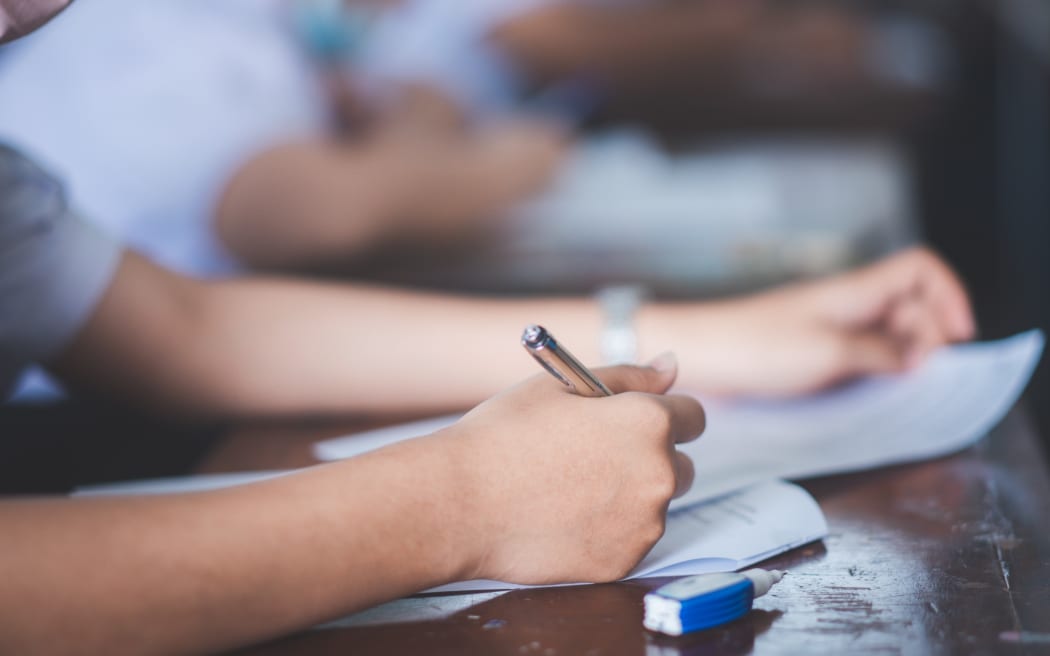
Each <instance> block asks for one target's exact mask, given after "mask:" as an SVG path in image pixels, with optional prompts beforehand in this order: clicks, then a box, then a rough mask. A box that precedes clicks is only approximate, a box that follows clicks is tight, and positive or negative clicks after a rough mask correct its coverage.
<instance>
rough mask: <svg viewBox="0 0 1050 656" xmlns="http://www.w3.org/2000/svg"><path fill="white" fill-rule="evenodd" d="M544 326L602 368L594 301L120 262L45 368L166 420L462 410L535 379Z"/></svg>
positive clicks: (135, 259) (134, 258)
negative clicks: (530, 350)
mask: <svg viewBox="0 0 1050 656" xmlns="http://www.w3.org/2000/svg"><path fill="white" fill-rule="evenodd" d="M536 321H546V322H548V323H549V324H550V326H551V328H552V329H557V330H558V331H559V334H561V335H563V336H564V338H565V339H566V340H569V341H568V343H572V344H574V348H576V349H578V350H580V351H581V353H580V356H581V357H584V358H586V360H587V361H588V362H596V361H597V360H598V359H599V358H598V357H597V353H596V351H597V341H598V340H597V335H598V333H599V326H600V315H599V311H598V308H597V307H596V306H595V305H594V304H593V303H591V302H590V301H589V300H581V299H577V300H554V299H537V300H532V301H502V300H495V299H473V298H468V297H457V296H448V295H439V294H425V293H418V292H410V291H400V290H394V289H385V288H377V287H368V286H364V285H344V284H323V283H317V282H305V281H297V280H293V279H284V278H267V277H251V278H240V279H233V280H228V281H210V282H204V281H199V280H195V279H191V278H186V277H183V276H180V275H178V274H175V273H172V272H170V271H167V270H165V269H162V268H160V267H158V266H156V265H154V264H152V263H150V262H149V261H147V260H145V259H144V258H142V257H140V256H138V255H135V254H133V253H127V254H126V255H125V257H124V261H123V262H122V264H121V267H120V270H119V271H118V273H117V275H116V279H115V282H114V283H113V285H112V286H111V288H110V289H109V291H108V292H107V293H106V295H105V296H104V297H103V300H102V302H101V304H100V306H99V307H98V309H97V310H96V311H95V313H94V316H93V317H92V319H91V320H90V322H89V323H88V325H87V326H86V327H85V328H84V330H83V331H82V332H81V334H80V335H79V336H78V338H77V339H76V341H75V342H74V343H73V345H72V346H71V347H70V348H69V349H68V350H67V351H66V353H65V354H64V355H63V356H62V357H60V358H59V360H58V361H57V362H55V363H54V365H53V366H52V368H53V369H54V370H55V371H57V372H58V373H59V375H60V376H62V377H63V378H65V379H66V380H68V381H70V382H72V383H73V384H75V385H77V386H80V387H85V388H87V387H90V388H92V389H95V390H102V391H104V392H108V393H109V394H111V395H113V396H117V397H121V398H127V399H131V400H133V401H136V402H139V403H143V404H145V405H147V406H150V407H153V408H155V409H161V410H171V411H176V412H189V413H194V414H198V415H199V414H205V415H215V414H219V415H231V414H232V415H281V414H289V413H297V414H302V413H342V414H346V413H353V412H384V411H397V412H404V411H408V410H416V411H441V410H449V409H461V408H466V407H469V406H471V405H474V404H475V403H478V402H479V401H481V400H482V399H484V398H486V397H487V396H491V395H492V394H494V393H495V392H497V391H498V390H500V389H502V388H504V387H506V386H507V385H508V384H510V383H511V382H513V381H515V380H520V379H521V378H523V377H525V376H527V375H530V374H532V373H535V366H536V365H535V363H532V362H531V360H530V359H529V358H528V357H527V356H526V355H525V354H524V353H523V352H521V350H520V348H519V347H518V346H517V344H516V341H517V338H518V336H519V335H520V333H521V330H522V328H523V327H524V326H525V325H526V324H528V323H533V322H536Z"/></svg>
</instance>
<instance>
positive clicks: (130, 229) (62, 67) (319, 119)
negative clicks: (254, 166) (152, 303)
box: [0, 0, 325, 275]
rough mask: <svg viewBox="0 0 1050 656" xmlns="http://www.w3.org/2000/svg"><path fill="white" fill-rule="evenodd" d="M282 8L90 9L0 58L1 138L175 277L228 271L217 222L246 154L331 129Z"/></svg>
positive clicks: (201, 3)
mask: <svg viewBox="0 0 1050 656" xmlns="http://www.w3.org/2000/svg"><path fill="white" fill-rule="evenodd" d="M286 18H287V17H286V16H285V11H284V3H283V2H282V0H148V1H142V0H90V1H87V2H75V3H73V4H72V5H71V6H70V8H69V9H67V10H66V11H65V12H63V13H62V14H60V15H59V16H58V17H56V18H55V19H54V20H53V21H52V22H51V23H50V24H48V25H47V26H46V27H44V28H43V29H41V30H39V31H37V32H36V33H34V34H32V35H30V36H28V37H25V38H24V39H22V40H20V41H19V42H17V43H14V44H12V45H9V46H5V47H4V49H3V50H2V51H0V98H3V102H0V139H7V140H9V141H12V142H15V143H18V144H19V145H20V146H21V147H23V148H24V149H25V150H26V151H27V152H30V153H31V154H32V155H33V156H34V157H35V158H36V159H38V160H39V161H41V162H42V163H43V164H44V165H45V166H46V167H47V168H48V169H50V170H53V171H55V172H56V173H57V174H58V175H59V176H60V177H61V178H63V179H64V180H66V181H67V183H68V186H69V190H70V195H71V196H72V197H73V198H75V199H76V204H77V207H78V209H79V210H81V211H82V212H83V213H84V215H85V216H87V217H90V219H91V220H92V221H94V222H97V223H99V224H100V225H102V226H103V227H104V228H106V229H107V230H108V231H109V232H111V233H113V234H114V235H116V236H118V237H119V238H120V239H121V240H122V241H123V242H125V243H126V244H128V245H130V246H132V247H135V248H136V249H138V250H140V251H142V252H144V253H146V254H147V255H150V256H151V257H153V258H154V259H155V260H157V261H159V262H161V263H163V264H166V265H168V266H171V267H173V268H175V269H178V270H181V271H184V272H190V273H197V274H206V275H207V274H217V273H223V272H226V271H229V270H231V269H232V268H233V264H232V260H231V258H229V257H228V256H227V255H226V254H225V253H224V252H223V250H222V248H221V247H220V246H219V244H218V243H217V241H216V239H215V238H214V236H213V234H214V233H213V231H212V229H211V219H212V216H213V212H214V208H215V205H216V203H217V201H218V197H219V194H220V193H221V191H222V189H223V187H224V185H225V183H226V182H227V181H228V179H229V178H230V176H231V175H232V173H233V172H234V171H235V170H236V169H237V168H238V167H239V166H240V164H242V163H243V162H244V161H245V160H246V159H247V158H248V157H250V156H251V155H253V154H255V153H258V152H259V151H260V150H262V149H265V148H267V147H271V146H274V145H276V144H278V143H280V142H282V141H285V140H290V139H295V138H301V137H305V136H315V135H317V134H318V133H320V132H322V131H323V130H324V128H325V101H324V98H323V95H322V93H321V90H320V89H319V87H318V86H317V84H316V79H315V77H314V76H313V75H312V71H311V68H310V65H309V62H308V61H307V60H306V58H305V56H304V55H303V53H302V51H301V48H300V47H299V43H298V42H297V41H296V38H295V36H294V33H293V31H292V30H291V29H289V28H288V25H287V24H286Z"/></svg>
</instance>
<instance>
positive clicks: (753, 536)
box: [428, 481, 828, 592]
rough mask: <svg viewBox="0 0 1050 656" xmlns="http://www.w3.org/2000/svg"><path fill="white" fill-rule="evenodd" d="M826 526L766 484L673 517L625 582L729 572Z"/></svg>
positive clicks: (777, 486) (815, 536)
mask: <svg viewBox="0 0 1050 656" xmlns="http://www.w3.org/2000/svg"><path fill="white" fill-rule="evenodd" d="M827 532H828V526H827V523H826V521H825V520H824V515H823V513H821V511H820V507H819V506H818V505H817V502H816V501H814V500H813V497H811V496H810V495H809V493H808V492H806V491H805V490H803V489H802V488H800V487H798V486H797V485H792V484H791V483H785V482H784V481H766V482H765V483H759V484H758V485H753V486H751V487H748V488H745V489H743V490H738V491H736V492H733V493H731V494H728V495H725V496H722V497H719V498H717V499H710V500H708V501H706V502H703V503H699V504H695V505H693V506H691V507H689V508H683V509H681V510H677V511H672V512H671V513H669V514H668V516H667V530H666V531H665V532H664V535H663V537H662V538H660V541H659V542H657V543H656V546H654V547H653V549H652V551H650V552H649V554H648V555H647V556H646V557H645V558H644V559H643V560H642V562H641V563H640V564H639V565H638V566H637V567H636V568H635V569H634V571H633V572H631V573H630V575H628V576H627V579H636V578H642V577H647V576H682V575H689V574H703V573H706V572H731V571H733V570H737V569H741V568H743V567H747V566H748V565H751V564H753V563H757V562H759V561H762V560H765V559H766V558H770V557H772V556H775V555H777V554H779V553H783V552H785V551H787V550H789V549H793V548H795V547H797V546H800V545H803V544H806V543H808V542H813V541H814V540H819V539H821V538H823V537H824V536H825V535H827ZM520 587H525V586H519V585H514V584H510V583H501V582H499V581H486V580H478V581H463V582H460V583H452V584H449V585H444V586H441V587H438V588H434V589H432V590H428V592H465V591H478V590H502V589H507V588H520Z"/></svg>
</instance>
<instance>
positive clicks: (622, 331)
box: [595, 285, 646, 365]
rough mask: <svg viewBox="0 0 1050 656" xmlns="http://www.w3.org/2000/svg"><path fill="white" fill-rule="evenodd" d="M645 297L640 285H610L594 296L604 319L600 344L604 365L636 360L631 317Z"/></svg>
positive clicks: (636, 350)
mask: <svg viewBox="0 0 1050 656" xmlns="http://www.w3.org/2000/svg"><path fill="white" fill-rule="evenodd" d="M645 296H646V294H645V288H644V287H642V286H640V285H613V286H609V287H603V288H602V289H600V290H598V293H597V294H596V295H595V297H596V298H597V299H598V305H599V306H601V309H602V315H603V316H604V323H603V325H602V334H601V343H600V346H601V354H602V362H603V363H604V364H607V365H613V364H633V363H634V362H636V361H637V359H638V332H637V330H636V329H635V327H634V315H635V313H636V312H637V311H638V306H640V305H641V304H642V301H643V300H645Z"/></svg>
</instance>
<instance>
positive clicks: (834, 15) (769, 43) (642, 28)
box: [491, 0, 866, 94]
mask: <svg viewBox="0 0 1050 656" xmlns="http://www.w3.org/2000/svg"><path fill="white" fill-rule="evenodd" d="M491 38H492V39H493V40H494V41H495V42H496V43H497V44H498V45H499V46H500V47H501V48H502V49H504V50H505V51H506V52H507V53H509V55H510V56H511V57H512V58H513V59H514V60H515V61H517V62H518V63H519V65H520V66H521V67H522V68H523V69H524V70H525V71H527V72H528V73H529V74H530V76H531V77H532V78H533V79H534V81H536V82H539V83H543V82H548V81H551V80H557V79H561V78H565V77H573V76H578V75H583V76H585V77H588V78H592V79H596V80H598V81H600V82H601V83H603V84H604V86H605V88H606V90H607V91H609V92H611V93H613V94H617V93H631V92H633V91H639V90H642V91H652V90H653V89H654V88H659V89H670V90H674V91H675V92H676V93H683V92H684V93H688V92H689V91H690V90H692V89H696V88H697V86H698V85H705V84H717V85H728V86H729V87H735V86H739V85H740V84H741V82H743V83H744V84H745V85H746V83H748V82H750V81H751V78H753V77H754V76H755V75H756V74H757V75H758V76H759V79H760V80H767V79H768V78H769V77H770V76H771V75H774V76H776V75H779V76H790V77H791V78H792V79H795V78H797V77H798V76H799V75H804V76H807V77H808V76H810V75H817V76H818V77H819V79H822V80H826V81H828V80H837V79H841V78H842V77H843V76H848V75H855V74H856V72H857V71H856V66H857V65H859V62H860V58H861V57H863V56H864V47H865V43H866V33H865V31H864V27H863V25H862V24H860V23H859V22H858V21H857V20H856V19H855V18H853V17H852V16H851V15H850V14H848V13H847V12H846V11H842V10H840V9H837V8H833V7H826V6H821V7H815V8H813V7H806V6H799V7H777V6H775V3H766V2H760V1H759V2H756V1H752V0H745V1H742V2H677V3H668V2H649V3H642V4H637V3H636V4H634V5H629V6H623V7H608V6H606V7H602V6H595V5H588V4H586V3H574V2H563V3H557V4H553V5H550V6H547V7H543V8H540V9H537V10H535V11H532V12H529V13H526V14H524V15H522V16H519V17H516V18H514V19H512V20H509V21H507V22H506V23H505V24H503V25H501V26H499V27H498V28H497V29H495V30H494V32H493V34H492V35H491Z"/></svg>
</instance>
